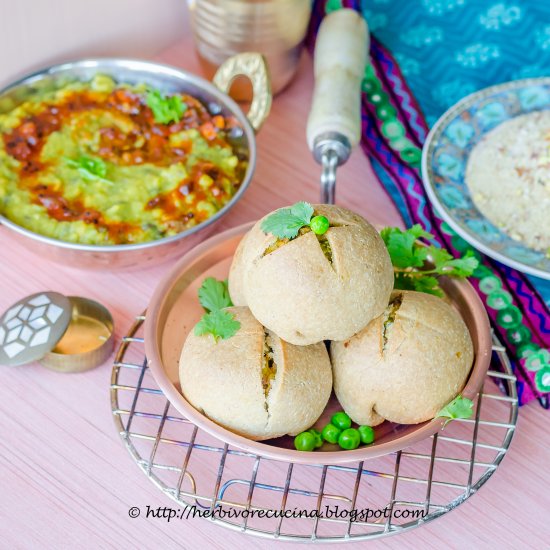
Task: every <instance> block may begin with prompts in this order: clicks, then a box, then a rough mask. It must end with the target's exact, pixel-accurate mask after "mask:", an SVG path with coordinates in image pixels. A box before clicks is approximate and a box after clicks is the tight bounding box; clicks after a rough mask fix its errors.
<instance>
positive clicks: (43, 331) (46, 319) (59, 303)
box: [0, 292, 72, 366]
mask: <svg viewBox="0 0 550 550" xmlns="http://www.w3.org/2000/svg"><path fill="white" fill-rule="evenodd" d="M71 314H72V306H71V302H70V301H69V299H68V298H67V297H66V296H63V294H59V293H58V292H39V293H38V294H33V295H32V296H28V297H27V298H23V299H22V300H20V301H19V302H17V303H16V304H14V305H13V306H11V307H10V308H9V309H8V310H7V311H6V312H5V313H4V315H2V317H0V365H8V366H17V365H25V364H27V363H31V362H32V361H36V360H37V359H41V358H42V357H44V355H46V353H48V352H49V351H51V350H52V349H53V348H54V347H55V346H56V344H57V343H58V342H59V340H61V338H62V336H63V335H64V334H65V332H66V330H67V327H68V326H69V323H70V322H71Z"/></svg>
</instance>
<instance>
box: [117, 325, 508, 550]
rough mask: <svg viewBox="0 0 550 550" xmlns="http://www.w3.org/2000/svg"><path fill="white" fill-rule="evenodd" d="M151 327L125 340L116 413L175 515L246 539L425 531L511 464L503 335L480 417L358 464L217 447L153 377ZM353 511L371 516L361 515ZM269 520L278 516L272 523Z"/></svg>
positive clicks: (337, 538) (330, 538)
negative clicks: (148, 345)
mask: <svg viewBox="0 0 550 550" xmlns="http://www.w3.org/2000/svg"><path fill="white" fill-rule="evenodd" d="M144 319H145V317H144V316H139V317H137V318H136V320H135V323H134V324H133V326H132V327H131V329H130V331H129V333H128V335H127V336H125V337H124V338H123V340H122V343H121V345H120V347H119V349H118V353H117V356H116V359H115V363H114V367H113V372H112V379H111V404H112V409H113V415H114V419H115V423H116V427H117V429H118V431H119V433H120V436H121V437H122V440H123V441H124V443H125V445H126V447H127V449H128V451H129V452H130V455H131V456H132V457H133V459H134V460H135V461H136V462H137V463H138V465H139V466H140V468H141V469H142V470H143V472H144V473H145V475H146V476H147V477H148V478H149V479H150V480H151V481H152V482H153V483H155V485H157V487H159V489H160V490H161V491H162V492H163V493H165V494H166V495H168V496H169V497H171V498H172V499H173V500H175V501H176V502H177V503H178V505H179V506H181V508H179V509H178V508H174V509H175V510H179V511H180V512H183V511H184V510H189V509H192V510H193V509H194V510H198V511H204V510H206V511H210V512H212V511H216V512H219V515H218V516H214V517H213V518H211V520H210V521H212V522H214V523H216V524H218V525H221V526H224V527H228V528H231V529H234V530H237V531H241V532H243V533H247V534H250V535H257V536H262V537H267V538H272V539H273V538H274V539H278V540H290V541H295V542H299V541H302V542H304V541H310V542H343V541H359V540H365V539H373V538H380V537H385V536H388V535H392V534H396V533H401V532H403V531H406V530H408V529H412V528H414V527H418V526H419V525H422V524H424V523H427V522H429V521H431V520H433V519H435V518H438V517H440V516H442V515H443V514H445V513H447V512H449V511H451V510H453V509H454V508H456V507H457V506H458V505H459V504H461V503H462V502H464V501H465V500H466V499H467V498H469V497H470V496H471V495H472V494H474V493H475V492H476V491H477V490H478V489H479V488H480V487H481V486H482V485H483V484H484V483H485V482H486V481H487V480H488V479H489V478H490V477H491V475H492V474H493V472H494V471H495V470H496V468H497V467H498V466H499V464H500V462H501V461H502V459H503V458H504V455H505V454H506V452H507V450H508V448H509V446H510V442H511V439H512V436H513V434H514V430H515V426H516V420H517V414H518V403H517V392H516V386H515V376H514V375H513V373H512V369H511V365H510V361H509V359H508V357H507V355H506V352H505V350H504V348H503V347H502V346H501V345H500V344H499V342H498V341H497V340H496V338H495V339H494V345H493V366H494V370H491V371H489V372H488V374H487V378H486V380H485V383H484V386H483V388H482V390H481V392H480V393H479V395H478V397H477V402H476V408H475V415H474V417H473V418H471V419H468V420H460V421H453V422H451V423H450V424H448V425H447V426H446V427H445V429H444V430H443V431H442V432H440V434H439V435H434V436H432V437H430V438H428V439H426V440H425V441H423V442H420V443H418V444H415V445H414V446H411V447H409V448H407V449H405V450H403V451H399V452H397V453H393V454H391V455H387V456H384V457H381V458H374V459H370V460H367V461H363V462H359V463H351V464H349V465H339V466H325V465H322V464H319V465H304V464H292V463H285V462H279V461H275V460H271V459H268V458H264V457H261V456H256V455H253V454H250V453H247V452H244V451H241V450H239V449H237V448H233V447H230V446H228V445H227V444H224V443H223V442H221V441H219V440H217V439H215V438H213V437H212V436H210V435H209V434H207V433H205V432H204V431H202V430H200V429H199V428H198V427H197V426H195V425H193V424H192V423H191V422H189V421H188V420H186V419H185V418H183V417H182V416H181V415H180V414H179V413H178V412H177V411H176V410H175V409H174V408H173V407H172V406H171V405H170V403H169V401H168V400H167V399H166V397H165V396H164V394H163V393H162V392H161V390H160V389H158V387H157V386H156V384H155V380H154V378H153V377H152V375H151V373H150V372H149V369H148V368H147V360H146V358H145V352H144V346H143V337H142V336H141V334H142V325H143V321H144ZM320 457H322V454H321V453H320ZM186 506H187V507H188V508H186ZM192 506H194V507H195V508H190V507H192ZM350 510H357V511H358V513H359V514H361V512H362V514H363V515H362V516H361V515H358V516H357V517H355V518H352V517H351V515H350V513H349V511H350ZM367 510H369V511H370V512H368V511H367ZM222 511H223V514H222ZM232 511H239V514H234V515H233V516H232V515H231V512H232ZM261 511H264V512H267V511H269V514H271V517H265V516H264V517H261V514H260V512H261ZM301 511H303V512H301ZM275 512H276V513H275ZM306 512H307V513H308V514H307V517H306V516H305V515H304V514H305V513H306ZM317 512H318V513H317ZM282 513H284V514H285V515H284V516H283V514H282ZM300 514H302V517H292V516H293V515H294V516H296V515H300ZM315 516H317V517H315ZM352 519H354V521H352Z"/></svg>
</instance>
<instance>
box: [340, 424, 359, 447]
mask: <svg viewBox="0 0 550 550" xmlns="http://www.w3.org/2000/svg"><path fill="white" fill-rule="evenodd" d="M359 443H361V436H360V435H359V431H358V430H356V429H355V428H348V429H347V430H344V431H343V432H342V433H341V434H340V437H339V438H338V445H340V447H342V449H346V450H348V451H351V450H352V449H357V447H359Z"/></svg>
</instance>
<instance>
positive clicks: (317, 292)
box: [229, 205, 393, 346]
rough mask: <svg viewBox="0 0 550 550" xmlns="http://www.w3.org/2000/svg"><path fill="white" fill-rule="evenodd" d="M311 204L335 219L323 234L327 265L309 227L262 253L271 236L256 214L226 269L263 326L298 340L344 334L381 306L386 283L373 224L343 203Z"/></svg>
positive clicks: (389, 282) (383, 252)
mask: <svg viewBox="0 0 550 550" xmlns="http://www.w3.org/2000/svg"><path fill="white" fill-rule="evenodd" d="M313 206H314V208H315V213H316V214H319V215H323V216H326V217H327V218H328V219H329V221H330V223H331V224H332V225H335V227H330V228H329V230H328V231H327V232H326V234H325V237H326V239H327V240H328V242H329V244H330V247H331V251H332V264H331V262H330V261H329V260H328V259H327V257H326V256H325V255H324V253H323V251H322V249H321V246H320V244H319V242H318V240H317V236H316V235H315V234H314V233H312V232H309V233H306V234H305V235H302V236H300V237H298V238H296V239H293V240H291V241H290V242H288V243H287V244H284V245H283V246H281V247H280V248H278V249H277V250H275V251H273V252H271V253H269V254H264V253H265V251H266V249H267V248H268V247H269V246H270V245H272V244H273V243H274V242H275V240H276V238H275V237H274V236H273V235H271V234H265V233H264V232H263V231H262V229H261V223H262V221H263V219H262V220H260V221H259V222H258V223H257V224H256V225H255V226H254V227H253V228H252V229H251V230H250V232H249V233H248V235H247V236H246V241H245V242H244V244H243V248H242V252H240V253H239V254H238V255H236V257H235V259H234V261H233V265H232V268H231V273H230V276H229V284H230V289H231V288H233V289H234V291H235V292H236V294H237V295H238V296H243V297H244V300H245V302H246V304H247V305H248V307H250V309H251V311H252V312H253V314H254V316H255V317H256V318H257V319H258V320H259V321H260V322H261V323H262V324H263V325H264V326H266V327H267V328H269V329H270V330H272V331H273V332H275V333H276V334H277V335H279V336H280V337H281V338H282V339H283V340H285V341H287V342H289V343H292V344H295V345H302V346H303V345H309V344H313V343H317V342H320V341H322V340H345V339H347V338H349V337H351V336H352V335H353V334H355V333H357V332H358V331H360V330H361V329H362V328H363V327H365V326H366V325H367V324H368V323H369V322H370V321H371V320H372V319H373V318H374V317H376V316H378V315H380V314H381V313H382V312H383V311H384V309H385V307H386V305H387V303H388V299H389V296H390V293H391V290H392V288H393V268H392V265H391V260H390V257H389V254H388V252H387V249H386V247H385V245H384V242H383V241H382V239H381V237H380V235H379V234H378V232H377V231H376V229H375V228H374V227H373V226H372V225H370V224H369V223H368V222H367V221H366V220H364V219H363V218H362V217H361V216H359V215H357V214H355V213H354V212H351V211H350V210H346V209H345V208H340V207H337V206H331V205H313ZM239 277H241V279H240V281H239V280H238V278H239Z"/></svg>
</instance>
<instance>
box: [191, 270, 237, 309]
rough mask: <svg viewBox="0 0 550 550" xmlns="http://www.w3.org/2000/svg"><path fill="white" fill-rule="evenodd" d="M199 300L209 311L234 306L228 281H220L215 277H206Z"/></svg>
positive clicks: (200, 289) (200, 290)
mask: <svg viewBox="0 0 550 550" xmlns="http://www.w3.org/2000/svg"><path fill="white" fill-rule="evenodd" d="M199 302H200V303H201V306H202V307H203V308H204V309H205V310H206V311H207V312H209V311H216V310H218V309H223V308H224V307H230V306H232V305H233V302H232V301H231V298H230V297H229V290H228V288H227V281H218V280H217V279H214V277H208V278H206V279H205V280H204V281H203V282H202V285H201V287H200V288H199Z"/></svg>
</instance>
